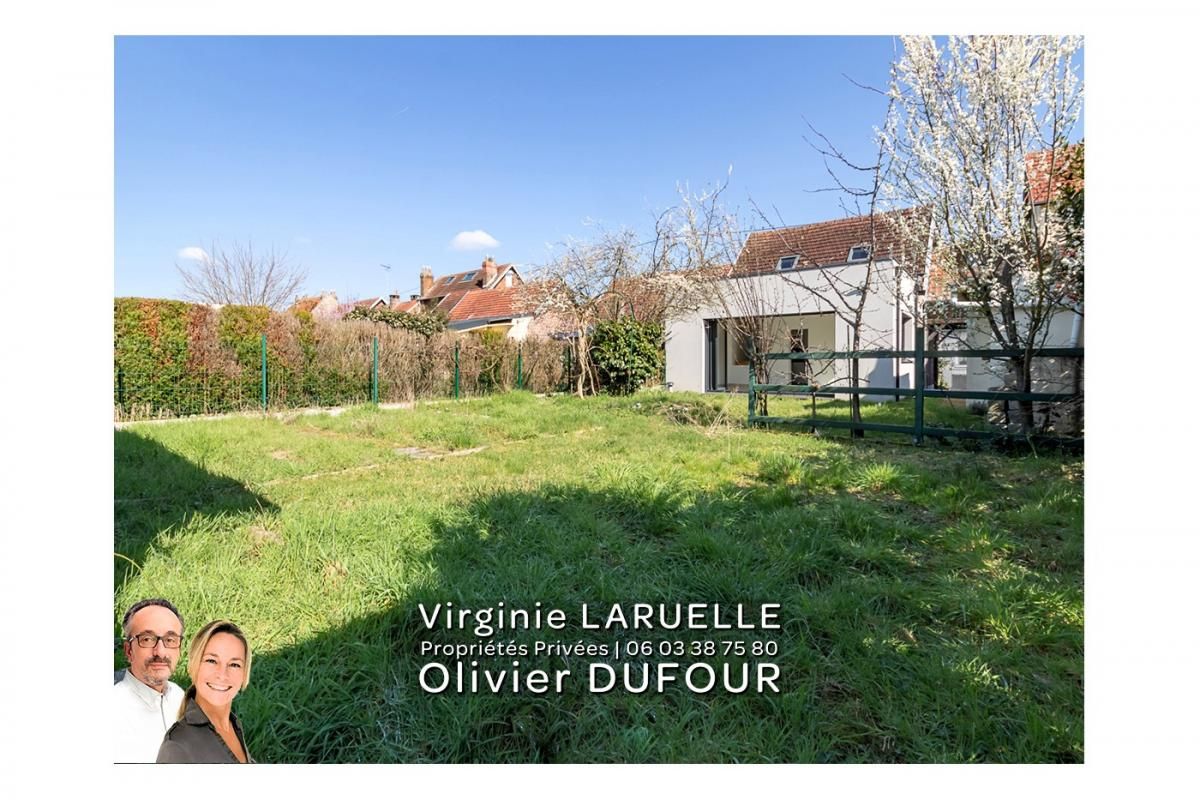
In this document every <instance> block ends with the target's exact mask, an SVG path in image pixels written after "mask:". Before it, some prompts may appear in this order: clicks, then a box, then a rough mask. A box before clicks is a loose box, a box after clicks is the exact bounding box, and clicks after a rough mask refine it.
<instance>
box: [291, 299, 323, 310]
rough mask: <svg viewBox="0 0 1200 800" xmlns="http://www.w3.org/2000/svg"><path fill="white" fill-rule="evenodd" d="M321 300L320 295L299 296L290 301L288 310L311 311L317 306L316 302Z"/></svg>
mask: <svg viewBox="0 0 1200 800" xmlns="http://www.w3.org/2000/svg"><path fill="white" fill-rule="evenodd" d="M320 302H321V297H320V296H317V297H301V298H300V299H299V300H297V301H296V302H294V303H292V307H291V308H290V309H289V310H290V311H312V310H313V309H314V308H316V307H317V303H320Z"/></svg>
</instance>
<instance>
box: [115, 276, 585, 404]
mask: <svg viewBox="0 0 1200 800" xmlns="http://www.w3.org/2000/svg"><path fill="white" fill-rule="evenodd" d="M406 316H408V317H412V316H415V315H406ZM439 326H444V320H442V319H441V318H431V320H430V322H429V324H428V325H426V326H424V327H422V325H418V324H409V323H407V322H402V323H399V324H398V323H397V319H396V318H395V317H386V318H385V317H380V318H378V319H374V320H371V321H366V320H354V319H350V320H346V321H330V320H321V319H315V318H314V317H313V316H312V315H311V314H310V313H308V312H291V311H289V312H287V313H278V312H274V311H271V310H270V309H268V308H265V307H262V306H224V307H222V308H220V309H214V308H211V307H209V306H203V305H193V304H190V303H182V302H178V301H174V300H147V299H142V298H131V297H122V298H118V299H117V300H116V301H115V303H114V308H113V357H114V403H115V405H116V406H117V411H118V415H119V416H120V417H122V418H138V417H149V416H185V415H191V414H217V413H226V412H231V411H243V410H252V409H257V408H261V406H262V336H263V334H264V333H265V334H266V337H267V395H268V404H269V407H270V408H276V409H278V408H300V407H308V406H331V405H346V404H352V403H363V402H368V401H369V400H370V399H371V344H372V340H373V339H375V338H378V340H379V364H380V366H379V369H380V375H379V378H380V380H379V385H380V397H379V399H380V401H382V402H397V401H407V400H413V399H416V398H425V397H445V396H447V395H449V394H450V393H451V391H452V387H453V385H454V380H453V371H454V348H455V346H456V345H457V346H458V347H459V348H460V350H461V358H460V363H461V367H462V369H461V375H460V381H459V383H460V391H461V394H462V395H464V396H469V395H477V394H487V393H490V392H495V391H504V390H506V389H509V388H512V386H513V384H514V382H515V366H516V363H517V360H516V352H517V344H516V343H515V342H513V341H512V340H510V339H507V338H505V337H504V335H503V334H502V333H498V332H493V331H489V332H481V333H479V334H474V335H470V336H461V335H456V334H452V333H449V332H446V331H444V330H443V331H440V332H439V331H438V330H437V329H438V328H439ZM522 347H523V352H524V364H525V372H526V374H527V375H528V376H531V377H529V378H528V379H527V381H526V387H527V388H530V389H532V390H534V391H543V392H544V391H555V390H557V389H558V388H559V383H560V382H561V381H562V368H561V362H562V348H563V346H562V345H561V344H559V343H557V342H526V343H525V344H523V345H522Z"/></svg>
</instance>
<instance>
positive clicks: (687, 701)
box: [238, 472, 1083, 763]
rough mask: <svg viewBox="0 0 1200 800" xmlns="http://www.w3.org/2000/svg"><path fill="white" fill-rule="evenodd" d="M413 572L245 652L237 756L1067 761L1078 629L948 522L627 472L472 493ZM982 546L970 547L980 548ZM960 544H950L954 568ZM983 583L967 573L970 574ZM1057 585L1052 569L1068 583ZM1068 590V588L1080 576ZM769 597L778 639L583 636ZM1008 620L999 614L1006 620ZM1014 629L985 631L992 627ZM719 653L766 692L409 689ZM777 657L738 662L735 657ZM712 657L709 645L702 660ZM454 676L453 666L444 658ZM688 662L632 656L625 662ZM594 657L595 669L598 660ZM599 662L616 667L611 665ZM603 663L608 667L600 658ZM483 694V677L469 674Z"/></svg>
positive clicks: (1035, 581)
mask: <svg viewBox="0 0 1200 800" xmlns="http://www.w3.org/2000/svg"><path fill="white" fill-rule="evenodd" d="M431 528H432V530H431V533H432V540H433V545H432V549H431V550H430V551H429V554H428V557H427V560H426V561H424V562H422V563H413V564H405V569H404V570H403V572H404V574H403V575H389V576H387V577H380V576H378V575H376V576H365V577H362V578H359V577H358V576H356V575H355V574H354V573H353V572H351V573H350V574H348V575H347V576H346V577H345V580H363V581H364V582H365V585H364V588H365V589H369V591H370V592H371V594H372V596H375V597H378V598H380V599H379V602H380V603H381V605H382V606H384V607H385V608H386V610H384V611H381V612H377V613H374V614H368V615H364V616H361V617H359V618H357V619H355V620H354V621H353V622H351V623H349V624H346V625H343V626H340V627H336V628H333V629H331V630H329V631H327V632H324V633H322V634H320V635H318V636H316V637H313V638H311V639H309V640H306V641H304V642H301V643H299V644H297V645H295V646H291V647H288V648H284V649H281V650H277V651H274V652H264V653H262V654H261V655H256V657H255V666H254V679H253V681H252V683H251V686H250V687H249V688H248V690H247V691H246V693H245V694H244V695H243V696H242V697H241V698H240V699H239V700H238V707H239V714H240V715H241V716H242V718H243V720H244V722H245V724H246V728H247V738H248V741H249V743H250V748H251V750H252V752H254V753H255V755H256V758H258V759H259V760H260V761H264V762H270V761H280V762H352V761H362V762H538V763H541V762H575V763H579V762H653V763H667V762H669V763H682V762H826V761H837V762H840V761H867V762H894V761H919V762H944V761H949V762H963V761H1002V762H1013V761H1023V762H1024V761H1029V762H1054V761H1077V760H1081V759H1082V754H1083V750H1082V748H1083V743H1082V715H1083V695H1082V685H1081V680H1082V626H1081V625H1080V624H1077V623H1076V622H1074V621H1072V620H1070V619H1067V618H1063V617H1060V616H1056V614H1055V612H1054V611H1053V608H1054V602H1055V598H1057V597H1058V596H1059V594H1061V590H1062V587H1061V586H1060V585H1059V584H1058V583H1056V581H1055V579H1054V578H1053V577H1052V576H1048V575H1042V574H1033V573H1031V574H1029V575H1028V576H1027V577H1026V578H1024V579H1015V578H1013V577H1012V576H1011V575H1008V574H1007V573H1005V574H998V575H988V574H986V573H984V572H981V571H974V572H973V571H972V570H973V569H976V568H977V567H978V565H977V564H976V563H975V562H976V561H977V560H978V558H982V556H979V557H978V558H977V556H976V555H975V554H974V551H973V550H970V549H969V548H966V546H965V545H964V542H965V541H967V540H968V538H969V537H970V536H976V537H978V536H979V535H980V534H979V533H978V532H977V531H976V532H974V533H969V534H964V533H962V532H961V531H959V529H958V528H957V527H954V526H950V527H949V528H943V527H941V526H938V525H930V524H921V523H920V522H918V521H914V520H906V519H902V518H898V517H897V513H896V509H895V507H894V506H893V505H891V504H888V503H885V502H876V501H874V500H873V499H871V498H869V497H868V498H862V497H856V496H851V495H848V494H845V493H843V494H842V495H835V496H832V497H815V496H813V495H811V494H809V493H806V492H805V491H804V490H803V489H802V488H799V489H798V488H796V487H795V486H792V485H790V484H788V485H767V483H766V482H765V481H764V483H763V484H762V485H757V486H751V487H732V486H731V487H728V488H727V489H724V490H721V491H718V492H713V493H694V492H693V493H687V492H683V491H680V490H678V489H676V488H673V487H672V486H671V485H670V484H667V483H664V482H659V481H655V480H653V479H650V478H647V477H646V476H642V475H639V474H637V473H635V472H630V473H629V474H627V475H618V476H615V478H614V481H613V485H612V486H610V487H608V488H606V489H603V490H591V489H588V488H583V487H578V486H545V487H542V488H539V489H537V490H534V491H528V492H522V491H500V492H497V493H493V494H486V495H479V496H476V497H475V498H473V499H472V500H470V501H469V502H467V503H465V504H464V505H463V506H462V507H460V508H456V509H452V510H449V511H447V512H446V513H445V514H444V515H443V516H442V517H439V518H437V519H435V520H434V521H432V522H431ZM988 552H989V554H991V548H990V547H989V548H988ZM964 553H966V554H965V555H964ZM978 569H982V567H978ZM1076 578H1078V576H1070V577H1068V578H1067V580H1068V582H1070V581H1072V580H1075V579H1076ZM1079 580H1081V578H1080V579H1079ZM501 602H503V603H504V604H505V606H506V607H507V608H524V609H530V610H532V609H534V608H535V607H536V605H535V604H537V603H541V608H542V609H552V608H558V609H562V610H563V611H565V612H566V616H567V620H568V623H569V624H568V625H567V627H566V628H564V629H562V630H550V629H544V630H543V631H541V632H540V633H537V632H526V631H521V630H517V631H509V630H500V631H497V632H495V633H494V634H492V635H491V636H483V637H479V636H476V635H474V633H473V632H472V631H471V630H469V629H468V630H459V629H454V630H447V629H445V628H443V627H440V626H439V627H438V628H436V629H435V630H428V629H427V628H426V626H425V625H424V623H423V622H422V619H421V616H420V614H419V613H418V604H421V603H424V604H425V606H426V608H427V609H428V608H432V607H433V606H435V605H437V604H439V603H441V604H443V605H445V604H447V603H453V604H454V607H455V608H472V609H474V608H488V607H494V606H496V605H497V604H499V603H501ZM632 602H647V603H660V602H661V603H668V604H672V605H673V604H675V603H689V602H697V603H714V602H716V603H721V604H722V605H726V606H728V605H730V604H735V603H745V604H749V605H750V606H751V607H757V606H758V604H760V603H779V604H781V606H782V609H781V614H780V619H781V620H782V622H783V628H782V630H779V631H759V632H755V631H751V632H742V633H741V634H736V633H730V632H728V631H722V632H705V631H692V632H672V631H651V632H636V633H634V632H630V633H627V634H626V633H617V632H601V631H595V630H584V629H582V628H581V627H580V625H579V619H580V607H581V606H582V605H583V604H585V603H586V604H588V606H589V608H590V609H591V612H592V616H593V618H594V617H595V616H597V612H598V611H599V612H601V613H603V611H605V610H607V609H608V608H609V607H610V606H611V605H612V604H613V603H632ZM1014 608H1018V609H1028V614H1027V615H1025V616H1019V617H1015V618H1014V617H1012V613H1013V612H1012V609H1014ZM1005 620H1008V621H1010V622H1011V623H1012V624H1011V625H1010V626H1009V628H1008V629H1006V631H1005V633H1004V635H1003V636H1001V635H999V634H997V632H996V626H997V624H1000V623H1003V622H1004V621H1005ZM628 640H637V641H650V642H652V643H653V644H652V646H653V647H654V648H656V649H657V648H658V647H659V643H661V642H674V641H684V642H685V643H690V642H692V641H706V640H711V641H714V642H717V643H718V644H717V647H718V648H721V647H722V645H721V644H719V643H720V642H723V641H726V640H740V641H744V642H745V643H746V646H747V648H748V652H747V655H746V656H745V657H742V658H737V657H732V656H731V657H724V656H721V655H717V656H714V657H709V658H707V659H703V660H707V661H709V662H710V663H714V664H720V663H723V662H730V663H734V664H740V663H742V662H749V663H754V662H774V663H776V664H778V665H779V667H780V680H779V688H780V690H781V691H780V693H778V694H774V693H770V692H767V693H762V694H759V693H755V692H747V693H744V694H731V693H727V692H724V691H721V690H717V691H713V692H710V693H708V694H698V693H694V692H691V691H688V690H687V689H686V688H683V687H682V686H681V682H676V683H675V684H673V685H672V686H671V687H670V688H668V689H667V690H666V691H665V692H663V693H656V692H654V691H650V692H647V693H643V694H636V693H631V692H626V691H622V690H621V689H620V688H618V689H617V690H615V691H612V692H609V693H607V694H595V693H591V692H589V691H588V680H587V678H588V663H589V662H593V661H605V660H606V659H603V658H599V657H591V658H589V657H586V656H583V657H576V656H567V657H563V656H535V655H533V654H532V652H531V653H529V654H527V655H525V654H523V655H517V656H508V657H500V658H488V657H476V658H475V659H474V660H476V661H478V665H479V668H480V669H485V668H486V669H492V670H499V669H512V662H513V661H519V662H520V667H521V669H522V670H530V669H544V670H547V671H548V672H550V673H551V674H553V671H554V670H562V669H569V670H570V671H571V674H570V676H569V677H568V678H567V679H566V681H565V683H564V691H563V692H562V693H561V694H558V693H554V692H550V693H547V694H544V695H536V694H530V693H527V692H523V693H519V694H514V693H512V692H511V691H505V692H501V693H497V694H492V693H490V692H488V691H486V690H482V691H480V692H479V693H463V694H460V693H457V692H455V691H453V684H452V688H451V690H450V691H446V692H444V693H441V694H431V693H428V692H426V691H424V690H423V689H422V688H421V686H419V685H418V673H419V671H420V669H421V667H422V666H423V665H425V664H427V663H429V662H431V661H440V662H442V663H446V664H447V665H448V666H450V667H451V674H453V664H452V662H453V660H454V659H453V658H452V657H438V656H431V655H422V654H421V652H420V651H421V647H422V643H423V642H428V643H431V644H436V645H469V644H472V643H487V642H489V641H495V642H504V643H507V642H513V643H515V644H518V645H521V644H524V645H526V646H527V647H529V648H532V647H533V646H534V644H535V643H536V642H538V641H543V642H560V641H561V642H562V643H565V644H574V643H577V642H583V643H584V644H589V643H594V644H598V645H607V646H608V647H610V648H611V647H612V646H613V645H614V643H616V642H617V641H620V642H622V643H623V642H625V641H628ZM756 641H757V642H760V643H762V642H766V641H774V642H776V643H777V645H778V648H779V649H778V654H777V655H776V656H773V657H767V656H763V657H758V658H756V657H753V656H752V655H751V654H750V652H749V648H752V647H753V643H754V642H756ZM719 652H720V650H718V653H719ZM464 660H465V661H466V662H467V664H468V665H469V662H470V661H471V660H472V658H471V657H470V656H467V657H466V658H465V659H464ZM695 660H701V659H696V658H692V657H688V656H685V657H679V658H658V657H652V658H641V659H637V660H636V661H634V662H633V663H644V662H649V663H651V664H653V663H655V662H658V661H677V662H680V663H683V664H687V663H690V662H692V661H695ZM608 662H609V663H613V662H612V661H611V657H610V659H609V660H608ZM617 663H618V664H624V663H627V662H626V660H625V659H622V661H621V662H617ZM618 669H620V667H618ZM481 685H482V681H481Z"/></svg>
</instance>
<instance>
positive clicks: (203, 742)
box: [158, 697, 253, 764]
mask: <svg viewBox="0 0 1200 800" xmlns="http://www.w3.org/2000/svg"><path fill="white" fill-rule="evenodd" d="M229 721H230V722H231V723H233V730H234V733H236V734H237V738H238V741H239V742H241V745H242V751H243V752H245V754H246V763H251V762H252V761H253V759H252V758H250V751H249V749H247V748H246V739H245V737H243V736H242V723H241V722H239V721H238V718H237V714H234V713H233V712H232V711H230V712H229ZM158 763H159V764H239V763H241V762H240V761H238V760H237V756H235V755H234V754H233V751H231V750H230V749H229V747H228V746H227V745H226V744H225V740H224V739H222V738H221V734H219V733H217V729H216V728H215V727H213V724H212V723H211V722H209V721H208V717H207V716H205V714H204V712H203V711H202V710H201V709H200V706H199V705H197V703H196V698H194V697H189V698H188V699H187V707H186V710H185V711H184V712H183V717H181V718H180V720H179V721H178V722H176V723H175V724H174V725H172V726H171V729H170V730H169V731H167V735H166V736H164V737H163V743H162V746H161V747H159V748H158Z"/></svg>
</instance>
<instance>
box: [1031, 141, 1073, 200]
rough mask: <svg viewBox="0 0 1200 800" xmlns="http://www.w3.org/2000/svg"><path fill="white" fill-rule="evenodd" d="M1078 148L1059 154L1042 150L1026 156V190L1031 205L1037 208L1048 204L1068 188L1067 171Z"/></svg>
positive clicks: (1070, 148) (1071, 146)
mask: <svg viewBox="0 0 1200 800" xmlns="http://www.w3.org/2000/svg"><path fill="white" fill-rule="evenodd" d="M1077 146H1078V145H1070V146H1068V147H1064V148H1063V149H1062V150H1059V151H1058V152H1057V153H1055V152H1054V151H1053V150H1040V151H1038V152H1036V153H1029V154H1027V155H1026V156H1025V188H1026V190H1027V191H1028V192H1029V202H1030V203H1032V204H1033V205H1035V206H1040V205H1042V204H1044V203H1047V202H1049V200H1050V198H1051V197H1054V196H1055V195H1056V194H1058V192H1059V190H1061V189H1062V188H1063V187H1064V186H1066V184H1067V169H1068V167H1070V164H1071V155H1072V153H1073V152H1074V151H1075V148H1076V147H1077ZM1051 170H1053V175H1052V174H1051Z"/></svg>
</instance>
